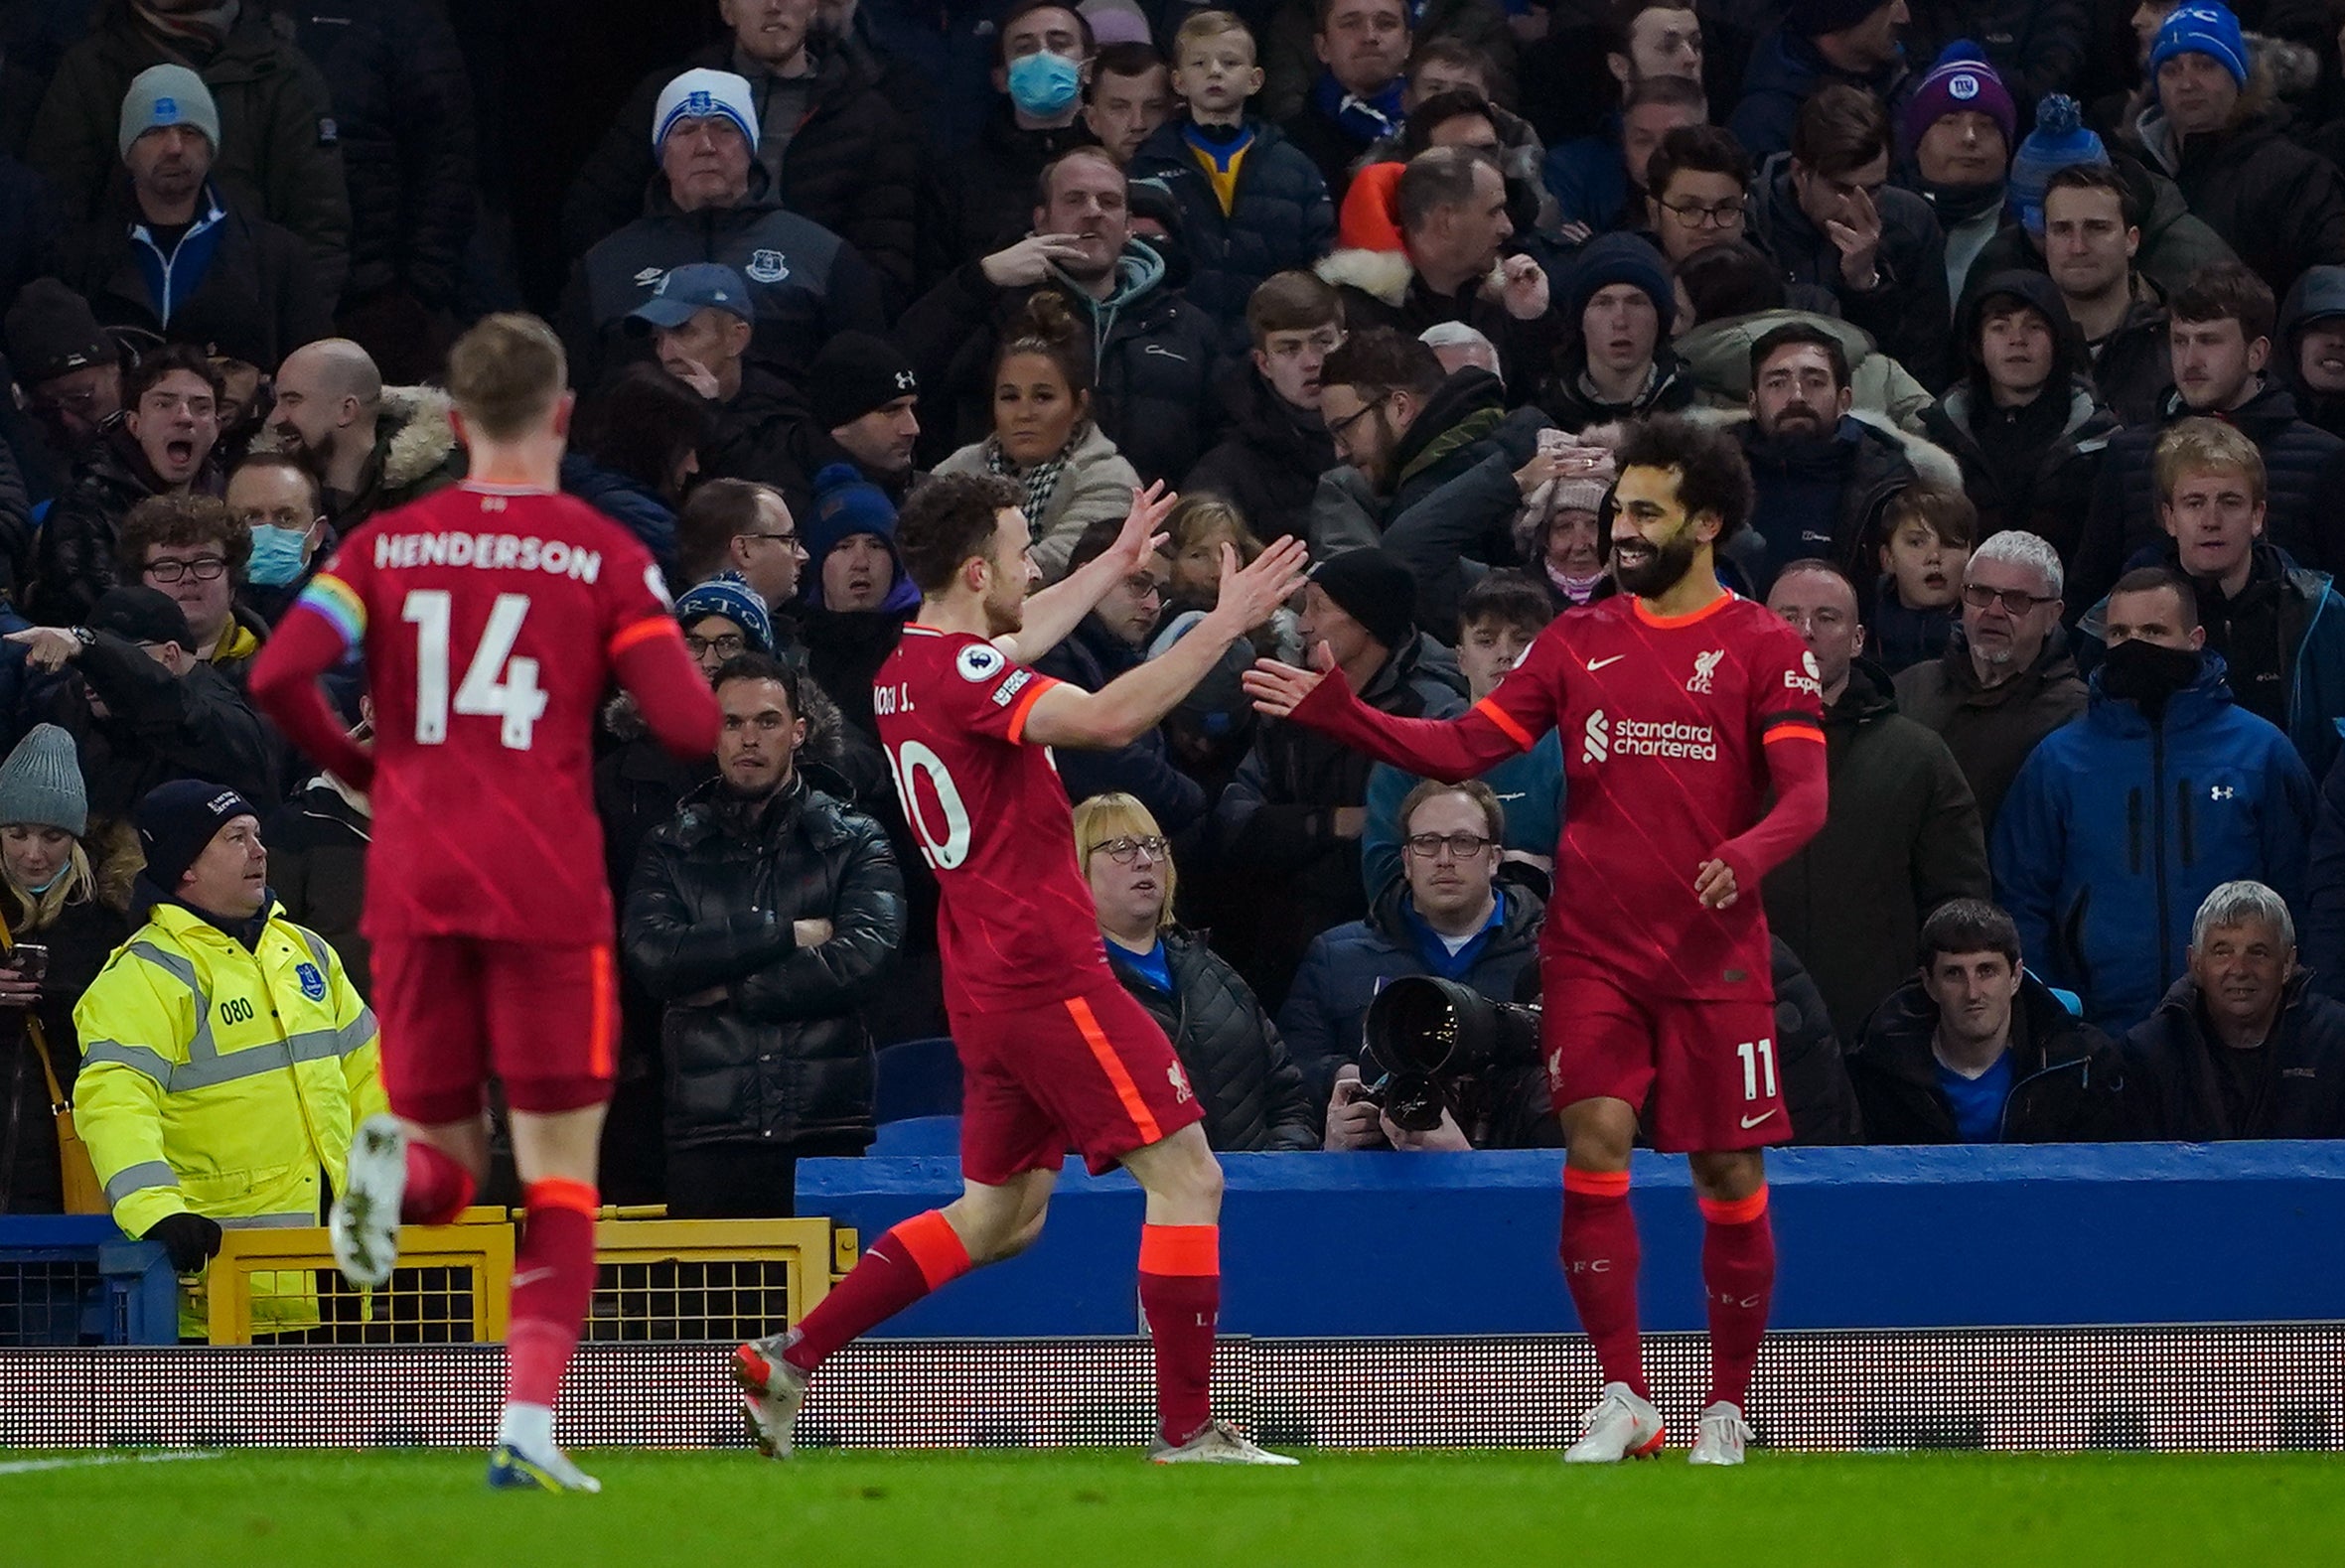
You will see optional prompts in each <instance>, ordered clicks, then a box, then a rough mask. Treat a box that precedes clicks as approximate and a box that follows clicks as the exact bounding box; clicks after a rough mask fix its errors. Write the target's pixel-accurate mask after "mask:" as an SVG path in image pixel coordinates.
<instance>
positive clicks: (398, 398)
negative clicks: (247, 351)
mask: <svg viewBox="0 0 2345 1568" xmlns="http://www.w3.org/2000/svg"><path fill="white" fill-rule="evenodd" d="M276 392H277V401H276V406H275V407H274V408H272V409H270V411H269V434H270V435H272V436H274V437H275V438H276V443H277V446H278V447H279V448H280V449H281V450H283V451H286V452H290V453H292V454H293V455H294V456H296V457H298V458H300V459H301V460H302V461H303V462H304V463H306V464H308V465H309V467H310V470H311V472H313V473H315V474H317V475H318V476H319V477H320V478H321V479H322V480H323V482H324V484H325V488H326V504H327V516H328V517H329V518H330V519H331V520H332V522H333V525H334V531H335V533H336V534H337V535H338V536H347V535H348V534H350V533H351V532H352V531H353V530H355V529H356V528H357V527H358V526H359V525H360V524H361V523H363V522H365V521H366V519H367V518H369V517H371V516H373V515H374V514H375V513H376V512H378V511H389V510H390V509H391V508H392V507H394V506H404V505H406V504H407V502H409V501H411V500H420V499H423V498H424V497H426V496H429V495H430V494H431V493H432V492H434V491H436V490H445V489H446V488H447V487H448V486H450V485H453V484H455V483H456V482H457V481H458V480H460V479H462V478H463V477H464V453H463V451H462V450H461V449H460V448H458V446H457V445H456V431H455V427H454V426H452V425H451V424H450V423H449V422H448V394H447V393H445V392H442V391H440V390H439V389H438V388H436V387H429V386H406V387H385V386H384V385H383V384H382V372H381V371H380V370H378V369H376V368H375V365H374V358H373V356H371V355H369V354H367V352H366V350H365V349H362V348H360V347H359V346H358V345H357V344H355V343H353V342H351V341H350V340H349V339H348V338H325V339H321V340H319V341H318V342H316V343H312V344H305V345H303V346H302V347H301V348H299V349H296V350H294V351H293V352H292V353H291V354H289V355H287V356H285V362H284V363H283V364H281V365H279V366H277V384H276Z"/></svg>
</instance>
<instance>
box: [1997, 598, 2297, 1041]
mask: <svg viewBox="0 0 2345 1568" xmlns="http://www.w3.org/2000/svg"><path fill="white" fill-rule="evenodd" d="M2106 630H2107V636H2108V641H2109V653H2108V656H2107V657H2106V658H2105V659H2104V660H2103V662H2102V665H2101V668H2100V669H2098V670H2096V671H2095V672H2094V675H2093V682H2092V704H2091V706H2090V707H2088V708H2087V709H2086V710H2085V715H2084V717H2083V718H2080V719H2077V720H2074V721H2073V722H2071V723H2069V724H2068V725H2066V726H2065V727H2063V728H2061V729H2059V730H2056V731H2054V732H2053V733H2052V734H2050V735H2048V736H2046V737H2045V738H2044V740H2043V743H2042V744H2041V745H2039V746H2038V747H2037V748H2036V750H2035V754H2034V755H2033V756H2031V757H2030V758H2028V760H2027V763H2026V766H2024V767H2023V768H2021V769H2020V771H2019V777H2018V779H2017V780H2016V781H2014V782H2013V784H2012V785H2011V792H2010V793H2009V794H2008V795H2006V796H2005V797H2004V799H2003V806H2002V810H2001V811H2000V813H1998V814H1997V816H1996V818H1995V828H1994V843H1993V852H1992V855H1991V859H1992V861H1993V864H1994V874H1995V888H1996V892H1997V895H1998V899H1997V902H1999V903H2000V904H2001V905H2002V906H2003V907H2004V908H2005V909H2007V910H2008V911H2010V913H2011V917H2012V919H2013V920H2014V921H2015V922H2016V923H2017V924H2018V927H2019V940H2020V947H2021V950H2023V951H2024V952H2026V953H2027V954H2028V957H2029V961H2030V962H2031V963H2032V964H2035V965H2036V966H2037V967H2038V969H2039V972H2040V973H2041V974H2042V975H2043V978H2044V979H2045V980H2046V981H2047V982H2048V983H2050V984H2052V985H2056V986H2060V987H2063V988H2065V989H2068V990H2072V991H2075V992H2076V993H2077V994H2078V995H2079V996H2081V997H2082V998H2083V999H2084V1004H2085V1016H2086V1018H2087V1019H2088V1020H2089V1021H2090V1022H2091V1023H2093V1024H2094V1025H2095V1026H2096V1027H2097V1028H2100V1029H2102V1030H2103V1031H2105V1032H2107V1033H2110V1034H2117V1033H2121V1032H2123V1031H2125V1030H2126V1029H2129V1028H2131V1027H2132V1026H2133V1025H2135V1024H2137V1023H2139V1022H2141V1020H2143V1019H2145V1018H2147V1017H2148V1016H2149V1014H2150V1010H2151V1009H2152V1008H2154V1007H2156V1006H2157V1003H2158V999H2159V998H2160V997H2162V996H2163V995H2165V993H2166V990H2167V988H2168V987H2169V986H2171V985H2172V984H2173V983H2174V981H2175V980H2177V979H2179V978H2180V977H2181V975H2182V973H2183V968H2184V963H2185V960H2186V957H2187V954H2188V951H2189V948H2190V923H2191V919H2192V917H2193V916H2194V915H2195V914H2196V912H2197V910H2198V907H2199V904H2200V902H2201V901H2202V900H2204V899H2205V898H2206V896H2207V895H2208V894H2209V893H2211V892H2212V891H2214V889H2215V888H2217V887H2218V886H2220V885H2221V884H2223V883H2226V882H2230V881H2234V880H2237V879H2243V878H2244V879H2251V880H2254V881H2258V882H2262V883H2264V884H2265V885H2267V886H2269V887H2272V888H2274V889H2277V890H2278V891H2279V893H2280V895H2281V896H2282V897H2283V898H2286V899H2290V900H2294V899H2295V898H2296V897H2298V895H2299V893H2300V890H2301V888H2302V884H2303V867H2304V857H2305V845H2306V840H2307V838H2308V837H2309V835H2310V833H2311V828H2312V814H2313V784H2312V776H2311V775H2310V774H2309V773H2307V772H2306V771H2305V768H2304V764H2303V761H2302V760H2301V759H2300V758H2298V757H2297V755H2296V750H2295V748H2294V747H2293V746H2291V745H2289V744H2288V739H2287V737H2286V736H2284V735H2282V734H2281V733H2280V732H2279V731H2278V730H2277V729H2275V728H2273V727H2272V725H2271V724H2270V723H2268V722H2266V721H2265V720H2263V719H2260V718H2257V717H2256V716H2255V715H2254V714H2252V713H2249V712H2247V711H2246V710H2245V709H2243V708H2241V707H2238V706H2237V705H2235V704H2234V703H2233V701H2232V697H2231V690H2230V687H2229V686H2228V685H2226V684H2225V681H2224V663H2223V660H2222V658H2221V657H2220V656H2219V655H2216V654H2211V653H2208V652H2206V651H2205V643H2206V632H2205V630H2204V629H2203V628H2202V627H2201V626H2200V625H2199V619H2198V596H2197V595H2196V594H2195V593H2194V592H2193V591H2192V589H2191V586H2190V581H2189V579H2187V578H2185V577H2183V576H2181V575H2179V574H2178V573H2175V572H2172V571H2169V570H2168V569H2166V568H2165V567H2162V566H2145V567H2141V568H2138V569H2136V570H2134V571H2131V572H2128V573H2126V574H2125V576H2124V577H2123V578H2121V579H2119V581H2118V585H2117V588H2116V590H2115V591H2113V592H2112V593H2111V594H2110V596H2109V606H2108V614H2107V626H2106Z"/></svg>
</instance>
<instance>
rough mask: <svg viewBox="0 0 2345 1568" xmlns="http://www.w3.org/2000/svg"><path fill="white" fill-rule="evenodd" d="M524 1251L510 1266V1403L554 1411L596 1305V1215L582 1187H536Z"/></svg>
mask: <svg viewBox="0 0 2345 1568" xmlns="http://www.w3.org/2000/svg"><path fill="white" fill-rule="evenodd" d="M522 1198H523V1201H524V1202H525V1203H526V1204H527V1205H528V1206H529V1212H528V1217H527V1218H526V1219H525V1220H524V1221H523V1222H522V1227H521V1244H520V1246H519V1248H518V1249H517V1250H515V1251H514V1253H513V1321H512V1325H511V1327H509V1328H508V1329H507V1330H506V1335H505V1354H506V1384H505V1397H506V1401H507V1403H509V1404H523V1405H545V1406H547V1407H551V1406H552V1404H553V1402H554V1396H555V1395H556V1394H558V1393H560V1392H561V1388H562V1373H563V1372H565V1371H567V1370H568V1369H569V1365H570V1354H571V1353H572V1352H573V1351H575V1350H576V1349H577V1348H578V1334H579V1331H580V1330H581V1329H583V1328H584V1327H585V1325H586V1309H587V1307H588V1306H589V1304H591V1303H592V1301H593V1299H594V1214H595V1209H596V1207H597V1205H598V1203H599V1202H600V1200H599V1199H598V1197H597V1196H596V1193H595V1190H594V1189H593V1188H592V1187H590V1186H588V1185H587V1184H586V1183H584V1182H568V1181H561V1180H557V1179H548V1180H546V1181H542V1182H531V1183H530V1184H529V1186H528V1189H527V1191H526V1192H525V1193H524V1194H523V1195H522Z"/></svg>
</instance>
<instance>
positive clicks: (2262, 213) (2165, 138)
mask: <svg viewBox="0 0 2345 1568" xmlns="http://www.w3.org/2000/svg"><path fill="white" fill-rule="evenodd" d="M2286 117H2287V116H2286V111H2284V110H2278V111H2273V112H2272V113H2267V114H2260V115H2256V116H2254V117H2252V118H2250V119H2249V120H2247V121H2246V122H2245V123H2244V124H2241V125H2238V126H2236V127H2234V128H2233V129H2231V130H2227V131H2215V132H2211V133H2209V134H2208V135H2205V136H2190V137H2184V138H2179V140H2180V144H2181V145H2180V147H2179V148H2177V147H2176V145H2175V143H2176V141H2177V139H2178V138H2176V136H2175V135H2174V130H2173V127H2172V126H2171V125H2170V124H2168V123H2167V122H2166V119H2165V114H2164V111H2163V110H2162V109H2160V108H2158V107H2156V106H2155V105H2152V106H2151V107H2150V108H2148V109H2145V110H2143V111H2142V114H2141V117H2140V118H2139V119H2138V120H2137V121H2135V122H2134V125H2133V134H2134V137H2135V139H2136V140H2137V141H2138V142H2139V144H2140V146H2141V148H2142V150H2143V151H2145V152H2146V153H2148V155H2149V156H2150V158H2151V159H2153V160H2154V161H2155V162H2156V164H2157V166H2158V167H2159V168H2161V169H2163V170H2164V171H2165V172H2166V173H2167V174H2169V175H2172V176H2173V177H2174V183H2175V184H2176V185H2178V186H2180V187H2181V188H2182V195H2183V198H2184V199H2185V200H2186V201H2188V202H2189V203H2190V210H2191V212H2193V213H2195V214H2198V215H2199V216H2200V217H2202V218H2204V219H2205V220H2206V223H2207V226H2208V227H2210V228H2212V229H2213V230H2214V231H2215V232H2216V233H2218V234H2220V235H2222V236H2223V240H2224V243H2226V244H2228V245H2230V246H2231V248H2232V249H2233V250H2235V251H2237V252H2238V253H2239V259H2240V260H2242V261H2244V262H2246V263H2247V264H2248V266H2249V268H2250V269H2251V270H2253V271H2254V272H2255V273H2256V275H2257V276H2259V277H2261V278H2262V279H2263V280H2264V281H2265V283H2266V284H2267V285H2269V286H2270V287H2271V289H2272V293H2273V294H2275V295H2279V296H2281V297H2283V298H2284V297H2285V296H2286V294H2287V291H2288V289H2289V288H2290V287H2291V286H2292V285H2293V284H2294V283H2295V281H2296V279H2297V277H2298V275H2300V274H2301V273H2302V272H2303V271H2304V269H2305V268H2306V267H2311V266H2318V265H2320V264H2321V263H2323V262H2335V261H2345V176H2340V175H2339V174H2338V172H2337V166H2336V165H2335V164H2332V163H2330V162H2329V161H2328V160H2327V159H2326V158H2323V157H2321V156H2320V155H2319V154H2318V153H2314V152H2307V151H2306V150H2305V149H2304V148H2302V147H2299V146H2298V145H2296V143H2294V142H2292V141H2290V140H2288V138H2287V136H2286V135H2285V134H2284V132H2283V127H2284V125H2285V122H2286Z"/></svg>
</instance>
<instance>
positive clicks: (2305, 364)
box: [2296, 316, 2345, 392]
mask: <svg viewBox="0 0 2345 1568" xmlns="http://www.w3.org/2000/svg"><path fill="white" fill-rule="evenodd" d="M2296 373H2297V374H2298V375H2300V376H2302V377H2303V378H2304V384H2305V385H2306V386H2308V387H2310V388H2311V389H2312V390H2313V391H2316V392H2345V317H2338V316H2331V317H2329V318H2327V319H2326V320H2325V321H2316V322H2314V323H2313V324H2312V325H2311V326H2309V327H2306V328H2305V329H2303V331H2302V332H2300V333H2298V334H2297V336H2296Z"/></svg>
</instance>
